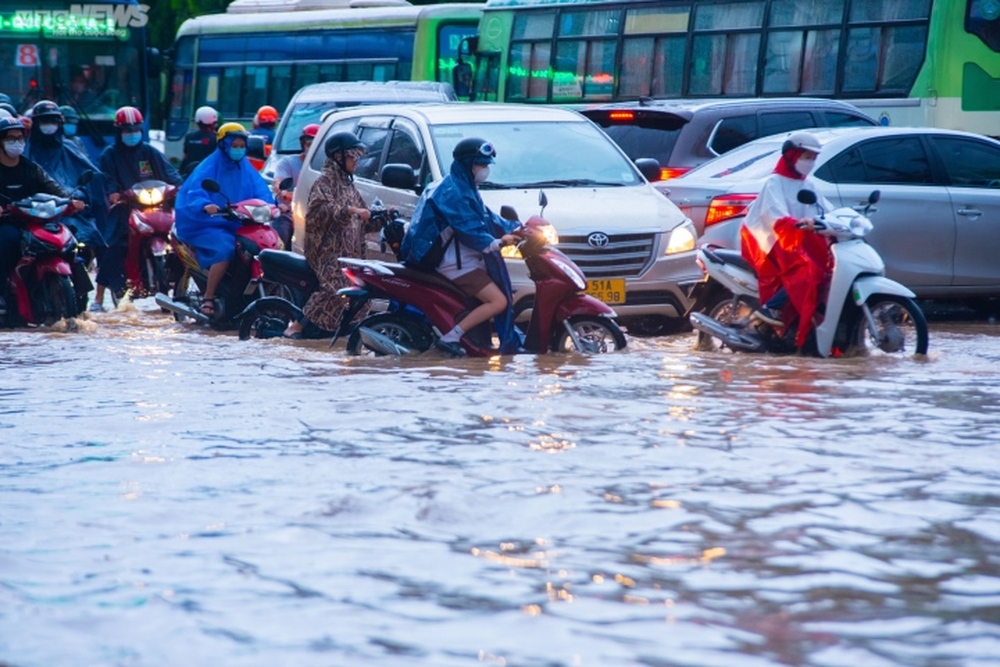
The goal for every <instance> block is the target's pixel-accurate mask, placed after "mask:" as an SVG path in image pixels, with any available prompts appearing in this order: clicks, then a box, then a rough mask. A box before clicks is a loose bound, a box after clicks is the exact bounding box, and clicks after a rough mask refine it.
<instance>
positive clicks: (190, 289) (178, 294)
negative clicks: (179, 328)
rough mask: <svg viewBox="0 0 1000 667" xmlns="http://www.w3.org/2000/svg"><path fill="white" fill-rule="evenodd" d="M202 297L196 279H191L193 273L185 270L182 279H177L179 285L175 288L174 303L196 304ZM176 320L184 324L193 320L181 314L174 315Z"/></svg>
mask: <svg viewBox="0 0 1000 667" xmlns="http://www.w3.org/2000/svg"><path fill="white" fill-rule="evenodd" d="M200 296H201V290H200V289H199V288H198V284H197V283H196V282H195V281H194V278H192V277H191V272H190V271H187V270H185V271H184V273H182V274H181V277H180V278H178V279H177V284H176V285H175V286H174V293H173V299H174V301H179V302H181V303H188V304H194V303H197V302H198V297H200ZM174 319H175V320H177V321H178V322H180V323H182V324H183V323H184V322H187V321H189V320H190V319H191V318H189V317H185V316H184V315H181V314H180V313H174Z"/></svg>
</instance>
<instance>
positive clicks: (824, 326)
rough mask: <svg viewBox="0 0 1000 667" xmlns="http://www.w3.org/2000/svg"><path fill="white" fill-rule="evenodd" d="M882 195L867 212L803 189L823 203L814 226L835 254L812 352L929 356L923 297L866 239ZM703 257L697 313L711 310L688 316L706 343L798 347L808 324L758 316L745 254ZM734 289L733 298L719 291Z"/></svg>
mask: <svg viewBox="0 0 1000 667" xmlns="http://www.w3.org/2000/svg"><path fill="white" fill-rule="evenodd" d="M878 199H879V191H878V190H876V191H874V192H872V193H871V195H870V196H869V198H868V204H867V206H865V207H864V209H863V210H862V212H860V213H859V212H858V211H856V210H854V209H853V208H850V207H844V208H838V209H835V210H833V211H829V212H826V211H823V210H822V208H820V207H819V205H818V204H817V199H816V194H815V193H814V192H812V191H809V190H801V191H800V192H799V193H798V200H799V201H800V202H801V203H803V204H807V205H817V210H818V215H817V216H816V218H815V221H814V226H813V230H814V232H815V233H817V234H820V235H822V236H825V237H827V239H828V240H829V241H830V251H831V253H832V255H833V274H832V277H831V279H830V283H829V286H828V289H827V290H826V297H825V303H824V300H823V299H821V304H820V308H819V310H818V312H821V313H823V315H822V321H821V322H820V323H819V324H817V325H816V326H815V328H814V329H813V331H812V332H811V334H810V338H809V341H808V342H807V344H806V349H804V350H803V351H805V352H809V353H812V354H815V355H817V356H820V357H831V356H840V355H842V354H845V353H847V352H849V351H850V352H857V351H865V352H874V351H876V350H879V351H881V352H886V353H902V354H926V353H927V347H928V334H927V321H926V319H925V317H924V314H923V311H921V310H920V307H919V306H917V304H916V303H915V302H914V300H913V299H914V298H915V296H916V295H915V294H914V293H913V292H912V291H910V290H909V289H908V288H906V287H905V286H903V285H901V284H900V283H898V282H896V281H894V280H891V279H889V278H886V277H885V263H884V262H883V261H882V258H881V257H880V256H879V254H878V252H877V251H876V250H875V249H874V248H872V247H871V246H870V245H868V243H866V242H865V240H864V237H865V236H866V235H867V234H868V233H869V232H870V231H871V230H872V229H873V225H872V222H871V220H869V219H868V218H867V217H866V216H867V214H868V212H869V209H870V208H871V206H872V205H873V204H875V203H876V202H877V201H878ZM697 261H698V263H699V265H701V266H702V268H703V271H704V273H705V280H704V281H703V282H702V283H698V286H697V287H696V290H694V291H693V292H692V296H693V297H694V299H695V305H694V307H693V310H694V309H697V308H699V307H707V311H708V312H691V313H690V314H689V319H690V321H691V325H692V326H693V327H694V328H695V330H696V331H698V332H699V346H701V347H702V348H703V349H704V348H705V347H714V343H715V341H718V347H725V348H729V349H730V350H733V351H735V352H773V353H783V354H787V353H793V352H796V351H797V350H798V348H797V347H796V345H795V334H796V329H797V326H803V323H801V322H798V323H796V322H795V321H794V318H792V319H793V321H792V322H791V323H790V324H789V325H788V326H784V327H773V326H771V325H770V324H767V323H765V322H760V321H757V320H755V319H753V318H752V317H751V313H752V312H753V310H754V309H755V308H756V307H757V305H758V303H759V299H758V291H757V287H758V284H757V276H756V274H755V272H754V269H753V267H752V266H750V265H749V264H748V263H747V262H746V261H745V260H744V259H743V258H742V256H741V255H740V253H739V252H736V251H732V250H725V249H721V248H718V247H712V246H705V247H702V248H699V250H698V260H697ZM727 292H728V294H729V295H730V296H729V297H728V298H722V297H721V296H720V295H722V294H724V293H727ZM824 306H825V308H824ZM788 308H791V306H790V305H789V306H788ZM806 325H807V326H808V324H806Z"/></svg>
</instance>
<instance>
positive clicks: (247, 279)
mask: <svg viewBox="0 0 1000 667" xmlns="http://www.w3.org/2000/svg"><path fill="white" fill-rule="evenodd" d="M201 186H202V188H204V189H205V190H207V191H208V192H213V193H218V192H219V189H220V188H219V184H218V183H217V182H216V181H214V180H212V179H205V180H204V181H202V184H201ZM216 215H222V216H226V217H227V218H230V219H231V220H236V221H238V222H240V223H241V227H240V228H239V229H238V230H237V231H236V256H235V258H234V259H233V261H232V262H230V263H229V269H228V270H227V271H226V275H225V277H224V278H223V279H222V282H220V283H219V287H218V290H217V294H216V298H217V299H219V301H220V303H221V307H220V308H219V309H218V310H217V311H216V315H215V317H208V316H207V315H205V314H203V313H202V312H201V310H200V309H199V307H198V306H199V304H200V301H201V294H202V293H203V292H204V290H205V288H206V286H207V283H208V270H207V269H202V268H201V267H200V266H199V265H198V260H197V258H196V257H195V252H194V249H193V248H191V247H190V246H188V245H186V244H185V243H183V242H182V241H181V240H180V239H178V238H177V236H176V234H174V233H171V246H172V249H173V252H174V253H175V254H176V255H177V258H178V259H179V260H180V265H181V267H182V271H181V275H180V277H179V278H178V279H177V282H176V284H175V285H174V288H173V294H172V295H170V296H168V295H167V294H165V293H163V292H159V293H157V294H156V297H155V300H156V303H157V304H158V305H159V306H160V307H161V308H164V309H166V310H168V311H170V312H171V313H173V314H174V319H176V320H177V321H178V322H185V321H187V320H194V321H195V322H197V323H199V324H208V325H211V326H212V327H213V328H216V329H231V328H233V327H234V326H235V325H236V318H237V316H238V315H239V314H240V313H241V312H242V311H243V310H244V309H245V308H246V306H247V305H248V304H249V303H251V302H252V301H254V300H255V299H257V298H259V297H263V296H266V295H267V293H268V292H267V286H266V285H265V281H264V279H263V276H264V274H263V270H262V269H261V264H260V259H259V256H260V253H261V251H263V250H265V249H275V250H277V249H279V248H281V239H279V238H278V233H277V232H276V231H275V230H274V229H273V228H272V227H271V225H270V223H271V221H273V220H274V219H275V218H276V217H277V216H278V207H277V206H275V205H274V204H269V203H267V202H265V201H264V200H262V199H245V200H243V201H240V202H236V203H232V202H229V201H227V203H226V205H225V206H224V207H222V209H220V210H219V212H218V213H216Z"/></svg>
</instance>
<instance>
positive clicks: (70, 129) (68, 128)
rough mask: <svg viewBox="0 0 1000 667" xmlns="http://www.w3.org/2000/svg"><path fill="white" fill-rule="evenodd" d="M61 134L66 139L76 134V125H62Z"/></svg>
mask: <svg viewBox="0 0 1000 667" xmlns="http://www.w3.org/2000/svg"><path fill="white" fill-rule="evenodd" d="M63 132H64V133H65V134H66V136H67V137H72V136H73V135H75V134H76V125H74V124H73V123H66V124H65V125H63Z"/></svg>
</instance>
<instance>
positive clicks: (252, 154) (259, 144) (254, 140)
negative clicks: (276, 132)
mask: <svg viewBox="0 0 1000 667" xmlns="http://www.w3.org/2000/svg"><path fill="white" fill-rule="evenodd" d="M264 142H265V139H264V137H261V136H257V135H254V134H251V135H250V136H249V137H247V157H248V158H252V159H254V160H266V159H267V154H266V153H265V152H264V145H265V144H264Z"/></svg>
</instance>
